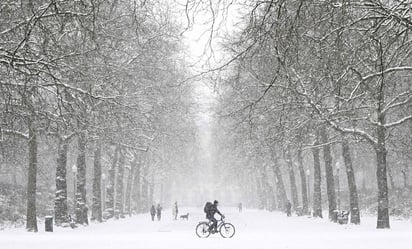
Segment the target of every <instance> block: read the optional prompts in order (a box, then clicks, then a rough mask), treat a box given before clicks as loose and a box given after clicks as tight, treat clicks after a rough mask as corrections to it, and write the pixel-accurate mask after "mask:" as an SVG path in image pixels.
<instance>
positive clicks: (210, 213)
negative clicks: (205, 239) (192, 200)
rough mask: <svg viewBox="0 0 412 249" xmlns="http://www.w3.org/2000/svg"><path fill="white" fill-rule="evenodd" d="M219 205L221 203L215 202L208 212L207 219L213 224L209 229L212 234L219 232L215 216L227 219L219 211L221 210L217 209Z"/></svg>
mask: <svg viewBox="0 0 412 249" xmlns="http://www.w3.org/2000/svg"><path fill="white" fill-rule="evenodd" d="M218 204H219V202H218V201H217V200H215V201H214V202H213V204H212V205H210V206H209V207H208V209H207V210H206V211H207V212H206V218H207V219H208V220H209V222H210V221H211V222H212V223H213V224H212V226H211V227H210V228H209V230H210V231H212V232H216V230H217V220H216V218H215V214H216V213H218V214H219V215H220V216H221V217H222V218H223V219H224V218H225V216H224V215H223V214H222V213H221V212H220V211H219V209H217V206H218Z"/></svg>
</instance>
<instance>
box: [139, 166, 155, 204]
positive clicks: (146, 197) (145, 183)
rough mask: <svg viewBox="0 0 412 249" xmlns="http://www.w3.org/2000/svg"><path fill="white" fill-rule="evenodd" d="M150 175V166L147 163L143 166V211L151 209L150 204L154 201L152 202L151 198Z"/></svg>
mask: <svg viewBox="0 0 412 249" xmlns="http://www.w3.org/2000/svg"><path fill="white" fill-rule="evenodd" d="M148 177H149V166H148V165H147V164H146V165H145V166H144V168H143V176H142V199H141V200H142V202H141V205H142V206H141V207H142V208H141V210H142V212H146V211H147V210H149V207H150V206H149V205H152V204H154V203H152V202H151V201H150V200H149V181H148Z"/></svg>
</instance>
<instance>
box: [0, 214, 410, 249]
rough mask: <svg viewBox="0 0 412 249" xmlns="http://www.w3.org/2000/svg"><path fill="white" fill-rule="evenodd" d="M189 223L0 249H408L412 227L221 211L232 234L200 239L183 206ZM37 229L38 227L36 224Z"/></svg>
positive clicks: (15, 235)
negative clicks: (233, 230)
mask: <svg viewBox="0 0 412 249" xmlns="http://www.w3.org/2000/svg"><path fill="white" fill-rule="evenodd" d="M179 211H181V213H186V212H189V213H190V217H189V221H186V220H177V221H174V220H172V218H171V211H170V210H166V211H165V212H164V216H163V220H162V221H160V222H158V221H155V222H152V221H151V220H150V218H149V215H138V216H134V217H131V218H126V219H121V220H116V221H108V222H105V223H102V224H91V225H90V226H88V227H80V228H78V229H73V230H72V229H70V228H69V229H62V228H56V227H55V231H54V232H53V233H46V232H43V231H44V224H42V225H41V227H39V229H40V230H41V232H39V233H27V232H25V231H24V229H9V230H5V231H0V248H1V249H37V248H39V249H140V248H142V249H151V248H156V249H163V248H164V249H166V248H167V249H203V248H204V249H206V248H207V249H215V248H222V249H264V248H268V249H269V248H270V249H286V248H290V249H303V248H305V249H307V248H313V249H322V248H330V249H343V248H344V249H356V248H359V249H368V248H371V249H409V248H412V222H411V221H400V220H391V226H392V229H390V230H377V229H375V223H376V218H374V217H362V225H360V226H353V225H337V224H333V223H331V222H328V221H327V220H326V219H324V220H322V219H313V218H308V217H296V216H294V217H286V216H285V215H284V214H283V213H276V212H274V213H270V212H265V211H257V210H244V212H243V213H240V214H239V213H238V212H237V210H236V209H234V208H224V207H223V208H221V211H222V212H223V213H224V214H225V215H226V221H228V222H231V223H233V224H234V225H235V226H236V234H235V236H234V237H233V238H231V239H224V238H222V237H220V235H219V234H214V235H211V236H210V237H209V238H206V239H200V238H198V237H197V236H196V234H195V226H196V225H197V223H198V222H199V221H201V220H204V215H203V213H202V212H201V211H202V210H201V209H194V208H184V207H181V208H180V210H179ZM39 226H40V225H39Z"/></svg>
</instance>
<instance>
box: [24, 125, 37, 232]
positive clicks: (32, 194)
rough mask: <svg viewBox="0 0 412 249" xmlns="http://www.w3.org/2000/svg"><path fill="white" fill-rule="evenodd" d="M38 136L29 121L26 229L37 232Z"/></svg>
mask: <svg viewBox="0 0 412 249" xmlns="http://www.w3.org/2000/svg"><path fill="white" fill-rule="evenodd" d="M36 181H37V135H36V130H35V129H34V127H33V123H32V121H31V120H29V172H28V179H27V216H26V229H27V231H29V232H37V231H38V230H37V216H36V213H37V212H36V190H37V183H36Z"/></svg>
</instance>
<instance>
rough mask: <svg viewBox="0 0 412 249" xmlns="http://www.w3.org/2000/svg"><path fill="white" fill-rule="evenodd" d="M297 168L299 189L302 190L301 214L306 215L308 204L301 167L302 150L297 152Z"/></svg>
mask: <svg viewBox="0 0 412 249" xmlns="http://www.w3.org/2000/svg"><path fill="white" fill-rule="evenodd" d="M298 167H299V174H300V183H301V184H300V185H301V186H300V187H301V189H302V212H303V213H304V214H307V213H308V212H309V203H308V189H307V187H306V186H307V185H306V184H307V183H306V172H305V168H304V167H303V157H302V150H301V149H299V150H298Z"/></svg>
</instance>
